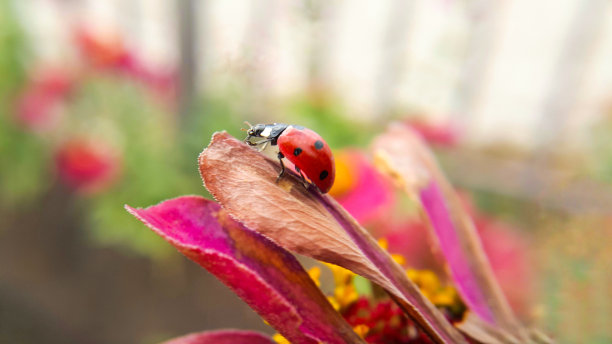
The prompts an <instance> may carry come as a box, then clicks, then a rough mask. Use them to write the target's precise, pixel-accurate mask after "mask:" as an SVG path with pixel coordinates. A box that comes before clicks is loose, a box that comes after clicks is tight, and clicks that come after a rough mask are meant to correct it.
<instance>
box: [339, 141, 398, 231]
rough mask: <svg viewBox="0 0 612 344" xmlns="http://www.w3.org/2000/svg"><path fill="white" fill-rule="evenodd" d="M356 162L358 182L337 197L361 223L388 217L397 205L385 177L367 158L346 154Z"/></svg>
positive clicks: (360, 155)
mask: <svg viewBox="0 0 612 344" xmlns="http://www.w3.org/2000/svg"><path fill="white" fill-rule="evenodd" d="M344 154H347V155H348V156H349V159H351V160H352V161H353V162H354V166H353V168H355V170H356V171H355V172H354V173H355V174H357V180H356V181H355V185H354V186H353V187H352V189H351V190H349V191H348V192H347V193H345V194H343V195H341V196H339V197H336V199H337V200H338V203H340V204H341V205H342V206H343V207H344V209H346V210H347V211H348V212H349V213H350V214H351V215H352V216H353V217H354V218H355V219H356V220H357V221H358V222H359V223H361V224H366V223H368V222H370V221H372V220H375V219H378V218H382V217H384V216H386V214H387V211H388V210H390V208H391V207H392V206H393V204H394V203H395V195H394V194H393V190H392V187H391V185H390V183H389V181H388V180H386V178H385V176H383V175H381V174H380V172H378V171H377V170H376V169H375V168H374V166H373V165H372V164H371V163H370V162H369V161H368V160H367V158H366V157H365V156H364V155H363V154H361V153H358V152H345V153H344Z"/></svg>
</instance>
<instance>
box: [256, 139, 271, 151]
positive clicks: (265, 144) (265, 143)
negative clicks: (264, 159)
mask: <svg viewBox="0 0 612 344" xmlns="http://www.w3.org/2000/svg"><path fill="white" fill-rule="evenodd" d="M270 141H271V140H265V141H264V142H259V143H258V144H262V143H263V144H262V145H261V146H260V147H259V149H258V152H261V151H263V150H264V149H266V146H267V145H268V142H270Z"/></svg>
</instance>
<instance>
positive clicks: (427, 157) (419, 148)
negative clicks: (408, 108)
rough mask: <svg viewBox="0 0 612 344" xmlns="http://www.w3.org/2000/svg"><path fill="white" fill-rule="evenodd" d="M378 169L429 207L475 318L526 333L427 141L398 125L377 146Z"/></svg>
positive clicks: (434, 227) (427, 212) (439, 241)
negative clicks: (520, 325)
mask: <svg viewBox="0 0 612 344" xmlns="http://www.w3.org/2000/svg"><path fill="white" fill-rule="evenodd" d="M374 151H375V154H376V158H377V162H378V165H379V166H380V167H381V169H383V170H385V171H386V172H387V173H388V174H389V175H391V176H392V177H394V178H395V180H396V182H397V184H398V185H399V186H400V187H401V188H402V189H404V190H405V191H406V192H407V193H408V194H409V195H411V196H413V197H415V198H416V199H417V200H419V201H420V202H421V204H422V206H423V210H424V213H425V215H426V218H427V219H428V221H429V224H430V228H431V230H432V232H433V234H434V235H435V238H436V240H434V241H435V242H437V244H438V246H439V249H440V251H441V252H442V254H443V255H444V257H445V259H446V262H447V264H448V267H449V270H450V272H451V275H452V276H453V279H454V281H455V284H456V286H457V288H458V290H459V293H460V294H461V296H462V298H463V300H464V301H465V302H466V304H467V305H468V307H469V308H470V310H471V311H472V312H474V313H475V314H476V315H477V316H478V317H480V318H481V319H482V320H484V321H485V322H487V323H489V324H492V325H495V326H499V327H500V328H502V329H505V330H506V331H508V332H510V333H518V334H519V335H521V334H520V333H521V331H522V330H521V329H520V327H519V325H518V323H517V320H516V318H515V316H514V314H513V313H512V310H511V309H510V307H509V305H508V302H507V300H506V298H505V297H504V295H503V294H502V292H501V289H500V287H499V285H498V283H497V281H496V280H495V278H494V276H493V273H492V270H491V266H490V265H489V262H488V260H487V258H486V255H485V253H484V251H483V249H482V245H481V243H480V240H479V238H478V234H477V233H476V230H475V228H474V225H473V223H472V220H471V219H470V217H469V215H467V213H466V212H465V211H464V210H463V209H462V207H461V205H460V203H459V200H458V198H457V196H456V195H455V193H454V191H453V189H452V187H451V185H450V184H449V183H448V181H447V180H446V179H445V178H444V176H443V174H442V172H441V171H440V169H439V168H438V166H437V164H436V162H435V159H434V157H433V155H432V154H431V153H430V152H429V150H428V149H427V147H426V146H425V144H424V143H423V142H422V140H421V139H419V137H418V136H417V135H416V134H415V133H414V132H413V131H412V130H410V129H409V128H408V127H407V126H405V125H399V124H397V125H392V126H391V127H390V128H389V129H388V130H387V132H386V133H384V134H383V135H381V136H380V137H379V138H378V139H377V140H376V142H375V144H374Z"/></svg>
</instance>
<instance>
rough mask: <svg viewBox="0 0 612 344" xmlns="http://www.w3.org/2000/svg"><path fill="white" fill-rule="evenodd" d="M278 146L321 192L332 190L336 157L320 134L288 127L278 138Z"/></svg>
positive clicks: (300, 128)
mask: <svg viewBox="0 0 612 344" xmlns="http://www.w3.org/2000/svg"><path fill="white" fill-rule="evenodd" d="M277 144H278V148H279V150H280V152H281V153H282V154H283V155H284V156H285V158H287V159H289V161H291V162H292V163H293V164H294V165H295V166H296V167H297V170H298V172H299V171H300V170H301V171H302V173H304V174H305V175H306V177H308V179H310V181H311V182H312V183H313V184H315V185H316V186H317V187H318V188H319V190H321V192H323V193H326V192H328V191H329V189H331V187H332V185H333V184H334V178H335V177H336V167H335V164H334V156H333V155H332V151H331V149H330V148H329V146H328V145H327V143H326V142H325V141H323V139H322V138H321V136H319V134H317V133H315V132H314V131H312V130H310V129H308V128H303V127H298V128H296V127H293V126H288V127H287V129H285V130H284V131H283V133H282V134H281V135H280V136H279V137H278V141H277Z"/></svg>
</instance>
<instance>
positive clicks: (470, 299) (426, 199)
mask: <svg viewBox="0 0 612 344" xmlns="http://www.w3.org/2000/svg"><path fill="white" fill-rule="evenodd" d="M419 197H420V199H421V203H422V204H423V208H424V210H425V212H426V213H427V216H428V217H429V220H430V221H431V225H432V226H431V227H432V229H433V231H434V232H435V233H436V236H437V238H438V243H439V244H440V248H441V251H442V252H443V254H444V257H445V258H446V261H447V262H449V264H448V268H449V269H450V271H451V274H452V275H453V277H454V280H455V284H456V286H457V289H459V293H460V294H461V296H462V297H463V301H464V302H465V303H466V304H468V305H469V306H470V309H471V310H472V311H473V312H474V313H476V314H478V315H479V316H480V317H481V318H482V319H483V320H485V321H487V322H488V323H494V322H495V316H494V315H493V312H492V310H491V308H490V307H489V304H488V302H487V297H486V295H485V294H484V293H483V290H482V289H481V288H480V286H479V285H480V282H479V281H478V279H477V276H475V273H474V271H473V267H472V266H470V264H468V263H467V262H469V258H468V257H466V252H465V250H464V248H463V245H462V244H461V242H462V239H461V238H460V237H459V234H458V233H457V230H456V228H455V225H454V224H453V221H452V219H451V217H450V216H451V214H450V213H449V211H448V207H447V205H446V202H445V200H444V196H443V194H442V191H441V190H440V187H439V186H438V184H437V183H435V182H434V181H431V182H430V183H429V185H428V186H427V187H426V188H423V189H422V190H421V191H420V194H419Z"/></svg>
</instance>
